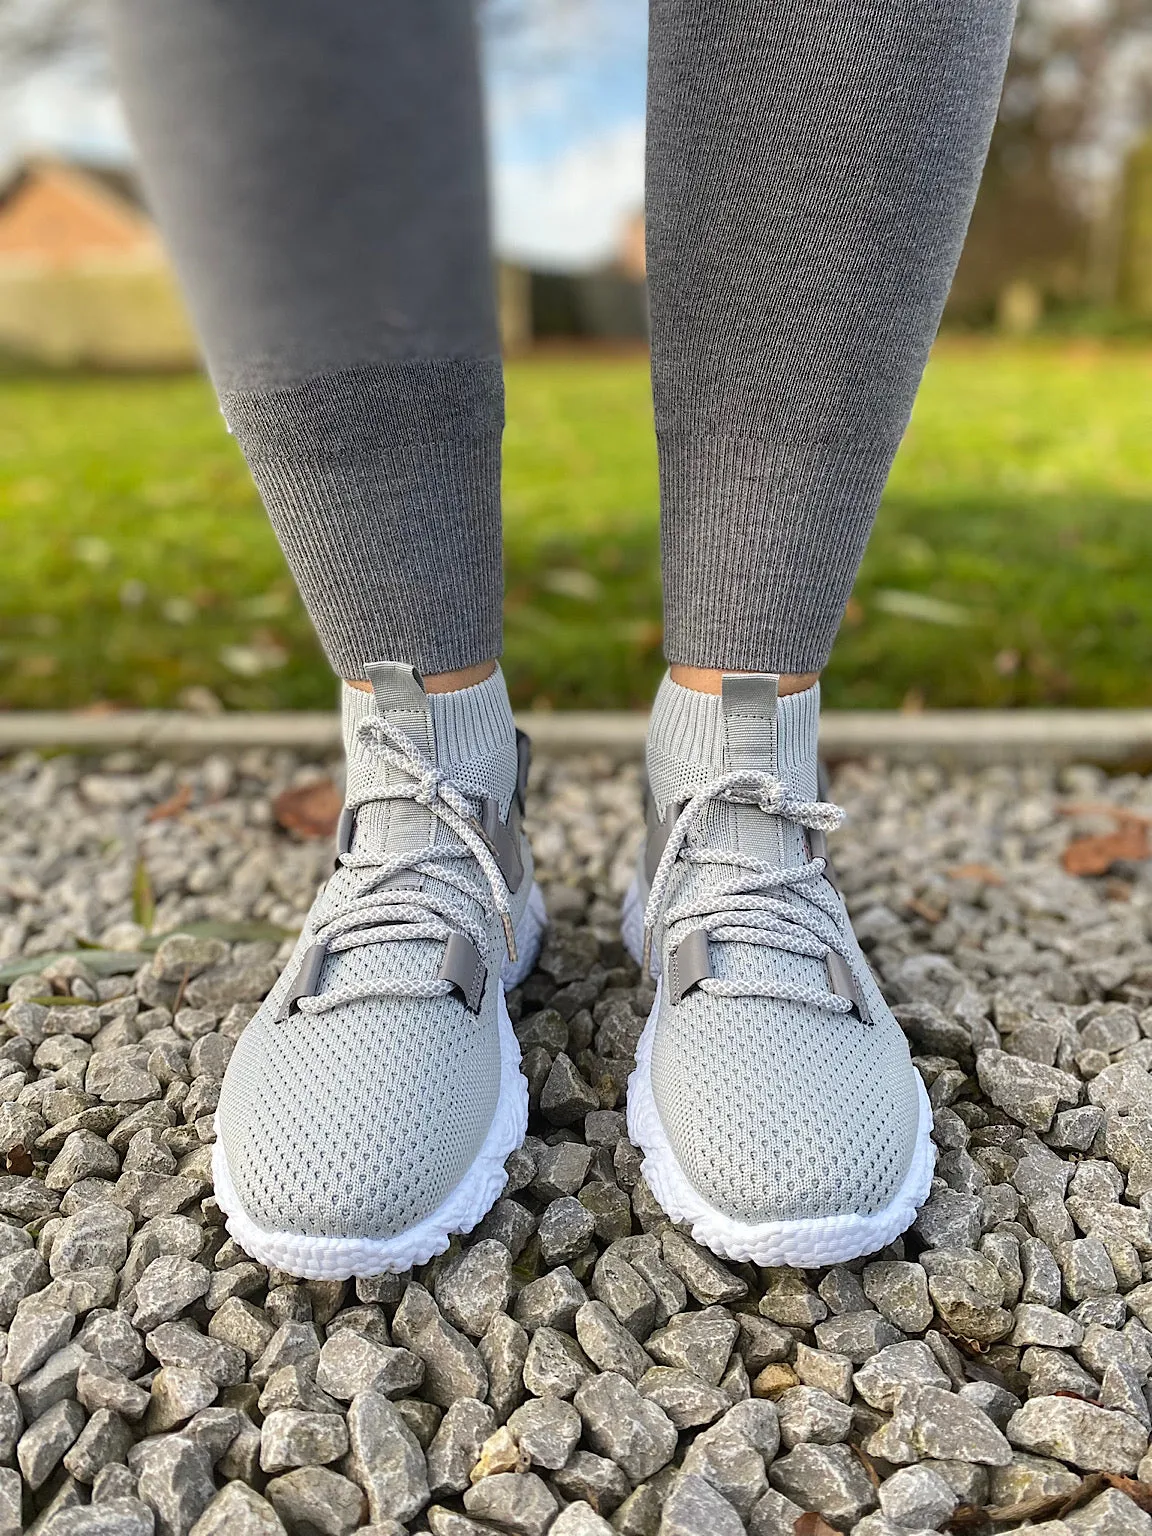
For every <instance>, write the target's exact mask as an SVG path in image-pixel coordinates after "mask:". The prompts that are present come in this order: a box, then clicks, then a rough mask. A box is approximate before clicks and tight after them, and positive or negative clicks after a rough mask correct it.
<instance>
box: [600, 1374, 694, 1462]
mask: <svg viewBox="0 0 1152 1536" xmlns="http://www.w3.org/2000/svg"><path fill="white" fill-rule="evenodd" d="M575 1405H576V1408H577V1410H578V1412H579V1414H580V1417H581V1419H582V1420H583V1421H584V1431H585V1434H586V1435H587V1437H588V1443H589V1444H590V1445H591V1446H592V1448H593V1450H595V1451H597V1452H599V1454H600V1455H602V1456H607V1457H608V1458H609V1459H610V1460H612V1461H614V1462H615V1463H616V1464H617V1465H618V1466H619V1467H621V1468H623V1470H624V1472H625V1474H626V1475H627V1477H628V1478H629V1479H630V1480H631V1482H632V1483H633V1484H635V1483H640V1482H643V1481H644V1479H645V1478H647V1477H651V1476H652V1474H653V1473H654V1472H658V1471H659V1470H660V1468H661V1467H664V1466H667V1464H668V1462H669V1461H671V1459H672V1457H673V1455H674V1454H675V1451H676V1427H675V1425H674V1424H673V1423H672V1421H671V1419H670V1418H669V1417H668V1415H667V1414H666V1413H665V1412H664V1410H663V1409H662V1408H660V1407H659V1406H658V1405H657V1404H656V1403H654V1402H650V1401H649V1400H648V1399H646V1398H643V1397H641V1396H640V1394H639V1392H637V1390H636V1388H635V1387H634V1386H633V1385H632V1383H631V1382H630V1381H628V1380H627V1379H626V1378H625V1377H623V1376H621V1375H619V1374H618V1373H617V1372H615V1371H604V1372H602V1373H601V1374H600V1375H598V1376H593V1377H592V1378H591V1380H589V1381H586V1382H584V1383H583V1385H581V1386H580V1387H579V1388H578V1389H577V1391H576V1395H575Z"/></svg>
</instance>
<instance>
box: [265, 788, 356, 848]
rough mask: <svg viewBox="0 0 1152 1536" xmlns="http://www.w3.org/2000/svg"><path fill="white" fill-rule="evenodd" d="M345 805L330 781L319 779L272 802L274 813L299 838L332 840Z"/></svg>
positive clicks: (284, 792) (285, 827)
mask: <svg viewBox="0 0 1152 1536" xmlns="http://www.w3.org/2000/svg"><path fill="white" fill-rule="evenodd" d="M343 808H344V801H343V799H342V798H341V795H340V791H339V790H338V789H337V788H336V786H335V784H333V782H332V780H331V779H317V780H316V781H315V782H314V783H312V784H302V785H301V786H300V787H299V788H298V789H286V790H284V791H283V793H282V794H279V795H277V796H276V798H275V800H274V801H273V802H272V813H273V815H274V816H275V817H276V820H277V821H278V822H279V823H280V825H281V826H282V827H283V828H284V829H285V831H287V832H295V833H296V836H297V837H309V838H312V837H332V836H333V835H334V834H335V831H336V823H337V822H338V821H339V819H340V812H341V810H342V809H343Z"/></svg>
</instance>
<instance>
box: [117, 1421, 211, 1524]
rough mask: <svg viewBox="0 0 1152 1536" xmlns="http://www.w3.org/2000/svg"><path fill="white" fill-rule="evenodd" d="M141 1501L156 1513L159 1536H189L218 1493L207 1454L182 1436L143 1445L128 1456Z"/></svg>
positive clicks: (164, 1437) (167, 1437)
mask: <svg viewBox="0 0 1152 1536" xmlns="http://www.w3.org/2000/svg"><path fill="white" fill-rule="evenodd" d="M128 1466H129V1468H130V1469H131V1470H132V1471H133V1472H135V1473H136V1476H137V1479H138V1484H137V1487H138V1490H139V1495H140V1498H141V1500H142V1501H143V1502H144V1503H145V1504H148V1505H150V1506H151V1508H152V1509H153V1510H154V1511H155V1513H156V1532H157V1536H188V1532H189V1531H190V1530H191V1529H192V1526H193V1525H194V1524H195V1522H196V1521H197V1520H198V1519H199V1518H200V1516H201V1515H202V1514H203V1512H204V1510H205V1509H206V1508H207V1506H208V1505H209V1503H211V1501H212V1499H213V1498H214V1496H215V1493H216V1485H215V1483H214V1482H213V1481H212V1460H211V1457H210V1456H209V1454H208V1452H207V1451H206V1450H205V1449H204V1448H203V1447H202V1446H198V1445H195V1444H193V1442H192V1441H190V1440H186V1439H183V1438H182V1437H181V1436H180V1435H163V1436H160V1437H159V1438H157V1439H154V1440H145V1441H141V1442H140V1444H139V1445H137V1446H135V1447H134V1448H133V1449H132V1450H131V1451H129V1453H128Z"/></svg>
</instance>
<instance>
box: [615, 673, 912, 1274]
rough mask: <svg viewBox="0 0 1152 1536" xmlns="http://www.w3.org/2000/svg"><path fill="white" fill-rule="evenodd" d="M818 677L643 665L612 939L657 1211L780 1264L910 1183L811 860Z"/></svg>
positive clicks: (908, 1121)
mask: <svg viewBox="0 0 1152 1536" xmlns="http://www.w3.org/2000/svg"><path fill="white" fill-rule="evenodd" d="M819 710H820V698H819V685H816V686H815V687H812V688H810V689H808V690H807V691H806V692H804V693H799V694H792V695H788V696H786V697H784V698H781V699H779V700H777V698H776V679H775V678H772V677H764V676H755V677H725V679H724V683H723V697H722V698H716V697H710V696H708V695H705V694H699V693H695V692H692V691H691V690H689V689H686V688H681V687H679V686H678V685H677V684H675V683H673V682H672V681H671V680H670V679H667V678H666V679H665V681H664V683H663V684H662V685H661V688H660V692H659V694H658V695H657V698H656V704H655V708H654V710H653V714H652V724H651V727H650V730H649V736H648V778H649V786H650V798H651V804H650V807H649V815H648V839H647V845H646V848H645V850H644V852H643V853H642V855H641V860H640V868H639V870H638V872H637V876H636V880H635V882H634V883H633V886H632V889H631V890H630V891H629V893H628V897H627V899H626V902H625V914H624V939H625V943H626V944H627V946H628V948H629V949H630V950H631V952H632V954H633V955H634V956H635V958H636V959H637V961H641V960H642V959H643V958H644V953H645V951H647V958H648V960H649V962H650V965H651V969H652V972H653V974H654V975H659V976H660V983H659V986H658V988H657V994H656V1002H655V1006H654V1007H653V1009H652V1014H651V1017H650V1018H649V1020H648V1023H647V1025H646V1026H645V1029H644V1033H643V1036H642V1037H641V1040H640V1045H639V1049H638V1051H637V1061H636V1070H635V1072H634V1073H633V1074H632V1078H631V1080H630V1082H629V1085H628V1130H629V1134H630V1135H631V1138H632V1140H633V1141H634V1142H635V1143H636V1144H637V1146H639V1147H640V1148H641V1149H642V1150H643V1152H644V1154H645V1155H644V1163H643V1169H644V1174H645V1177H646V1178H647V1180H648V1183H649V1185H650V1187H651V1189H652V1192H653V1194H654V1195H655V1196H656V1198H657V1200H658V1201H659V1202H660V1204H661V1205H662V1206H663V1208H664V1210H665V1211H667V1213H668V1215H669V1216H671V1217H672V1219H673V1220H674V1221H684V1222H688V1223H690V1225H691V1229H692V1235H693V1236H694V1237H695V1238H696V1239H697V1241H699V1242H701V1243H704V1244H706V1245H707V1246H708V1247H709V1248H711V1249H712V1250H713V1252H715V1253H718V1254H720V1255H722V1256H724V1257H726V1258H730V1259H748V1260H752V1261H753V1262H754V1263H757V1264H791V1265H795V1266H798V1267H800V1268H805V1267H811V1266H815V1265H820V1264H832V1263H837V1262H839V1261H841V1260H845V1259H852V1258H856V1257H858V1256H859V1255H861V1254H865V1253H872V1252H874V1251H875V1250H876V1249H878V1248H882V1247H884V1245H885V1244H886V1243H889V1242H891V1241H892V1239H893V1238H894V1237H896V1236H897V1235H898V1234H899V1233H901V1232H903V1231H904V1230H905V1228H907V1227H908V1226H909V1225H910V1224H911V1222H912V1221H913V1219H914V1217H915V1214H916V1209H917V1207H918V1206H919V1205H920V1204H921V1203H922V1202H923V1201H924V1200H925V1199H926V1198H927V1195H928V1189H929V1185H930V1183H931V1178H932V1168H933V1161H934V1155H933V1150H932V1143H931V1140H930V1134H931V1126H932V1116H931V1111H930V1109H929V1106H928V1098H927V1095H926V1094H925V1092H924V1088H923V1085H922V1084H921V1082H920V1077H919V1074H918V1073H917V1072H916V1070H915V1069H914V1067H913V1066H912V1061H911V1057H910V1056H909V1052H908V1046H907V1043H906V1041H905V1039H904V1035H903V1034H902V1032H901V1030H900V1026H899V1025H898V1024H897V1023H896V1020H895V1019H894V1018H893V1017H892V1014H891V1012H890V1011H889V1009H888V1007H887V1005H886V1004H885V1002H884V999H883V997H882V996H881V994H880V990H879V988H878V987H877V985H876V982H875V980H874V978H873V976H872V973H871V971H870V970H869V968H868V965H867V962H866V961H865V959H864V957H863V955H862V954H861V952H860V947H859V945H858V944H857V942H856V939H855V936H854V935H853V932H852V927H851V924H850V922H849V920H848V914H847V912H846V911H845V908H844V903H843V901H842V900H841V898H840V896H839V895H838V893H837V891H836V889H835V888H834V886H833V885H832V883H831V881H830V879H829V874H830V870H829V866H828V862H827V857H826V852H825V844H824V834H825V833H826V832H828V831H830V830H832V828H834V827H835V826H836V825H838V824H839V821H840V819H841V812H840V811H839V810H838V809H837V807H835V806H833V805H829V804H826V803H821V802H819V801H817V798H816V796H817V787H816V733H817V725H818V718H819Z"/></svg>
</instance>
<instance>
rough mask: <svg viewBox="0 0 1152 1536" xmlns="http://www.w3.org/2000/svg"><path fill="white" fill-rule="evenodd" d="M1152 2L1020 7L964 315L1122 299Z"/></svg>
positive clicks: (959, 293) (971, 243) (976, 222)
mask: <svg viewBox="0 0 1152 1536" xmlns="http://www.w3.org/2000/svg"><path fill="white" fill-rule="evenodd" d="M1150 81H1152V15H1150V11H1149V4H1148V0H1020V9H1019V15H1018V20H1017V24H1016V33H1015V37H1014V39H1013V45H1012V53H1011V57H1010V59H1009V64H1008V75H1007V79H1006V81H1005V85H1004V97H1003V101H1002V103H1001V109H1000V116H999V120H998V122H997V125H996V131H995V133H994V134H993V138H992V147H991V151H990V153H989V157H988V166H987V169H986V171H985V174H984V180H983V183H982V185H981V188H980V195H979V197H978V199H977V202H976V208H975V212H974V214H973V217H972V226H971V229H970V231H969V235H968V242H967V245H966V246H965V249H964V255H963V258H962V259H961V262H960V270H959V272H958V273H957V277H956V284H955V286H954V288H953V291H952V298H951V300H950V304H949V312H950V314H951V315H952V316H953V317H954V318H962V319H964V320H967V321H974V322H981V321H985V322H986V321H988V320H990V319H993V318H996V317H997V316H998V314H1004V315H1005V318H1008V316H1007V314H1006V312H1007V311H1012V310H1013V309H1014V307H1018V305H1019V296H1020V294H1021V292H1022V289H1023V288H1030V289H1032V290H1033V292H1034V295H1035V299H1036V307H1037V310H1038V311H1039V309H1040V308H1041V307H1042V306H1043V305H1044V304H1052V303H1055V304H1058V305H1059V304H1069V303H1082V302H1085V301H1088V302H1097V303H1100V302H1102V303H1108V302H1111V301H1112V300H1114V299H1115V297H1116V289H1117V275H1118V274H1117V253H1116V250H1115V245H1116V241H1115V224H1116V204H1117V196H1118V190H1119V185H1120V180H1121V173H1122V167H1123V162H1124V157H1125V153H1126V151H1127V149H1128V147H1129V146H1130V145H1131V143H1132V142H1133V140H1134V139H1135V138H1136V137H1138V135H1139V132H1140V130H1141V127H1142V126H1144V125H1146V124H1147V122H1148V120H1149V106H1150V99H1149V82H1150Z"/></svg>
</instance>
